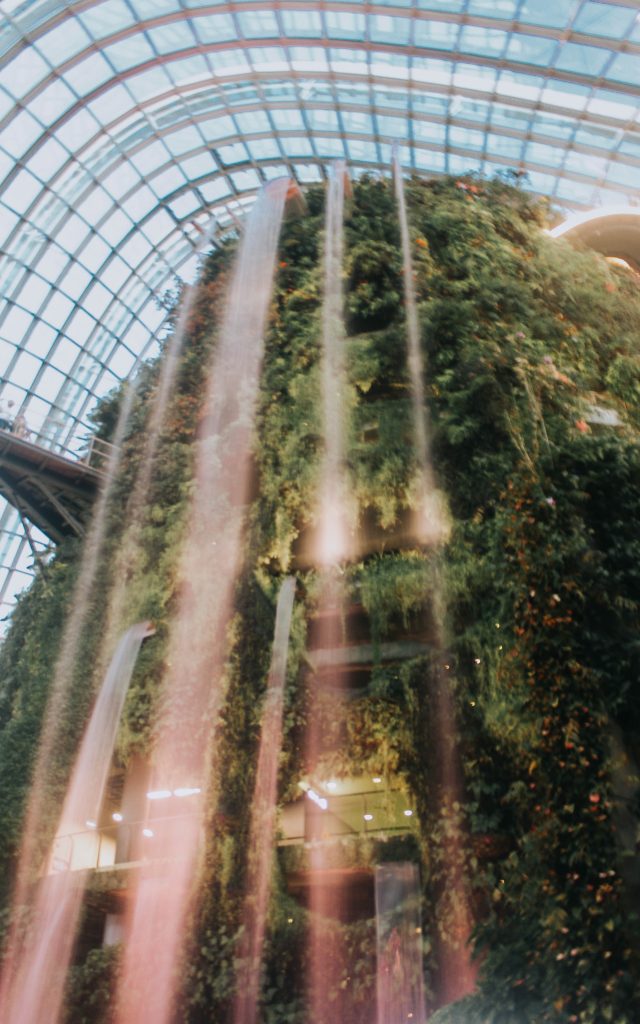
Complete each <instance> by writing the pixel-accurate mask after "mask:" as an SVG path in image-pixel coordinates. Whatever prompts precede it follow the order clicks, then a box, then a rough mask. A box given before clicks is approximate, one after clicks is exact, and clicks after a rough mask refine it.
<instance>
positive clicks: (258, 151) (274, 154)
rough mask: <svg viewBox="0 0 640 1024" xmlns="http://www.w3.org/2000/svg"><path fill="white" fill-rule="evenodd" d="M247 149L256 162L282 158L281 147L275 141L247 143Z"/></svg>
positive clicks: (261, 140) (265, 140)
mask: <svg viewBox="0 0 640 1024" xmlns="http://www.w3.org/2000/svg"><path fill="white" fill-rule="evenodd" d="M247 149H248V150H249V153H250V154H251V156H252V157H253V159H254V160H273V159H274V158H275V159H277V158H278V157H281V156H282V153H281V152H280V146H279V145H278V143H277V141H276V140H275V139H258V140H256V141H255V142H247Z"/></svg>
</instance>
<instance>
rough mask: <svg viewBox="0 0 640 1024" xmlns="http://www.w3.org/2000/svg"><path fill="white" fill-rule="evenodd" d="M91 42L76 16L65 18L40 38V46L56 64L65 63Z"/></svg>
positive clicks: (48, 58)
mask: <svg viewBox="0 0 640 1024" xmlns="http://www.w3.org/2000/svg"><path fill="white" fill-rule="evenodd" d="M90 44H91V37H90V36H89V35H88V34H87V32H85V30H84V28H83V27H82V25H81V24H80V22H79V21H78V20H77V19H76V18H65V19H64V21H63V23H62V24H61V25H58V27H57V28H54V29H52V30H51V32H47V33H46V34H45V35H43V36H41V37H40V38H39V39H38V48H39V49H40V50H41V51H42V53H43V54H45V56H46V58H47V60H49V61H51V63H52V64H54V65H57V64H63V63H64V62H65V61H66V60H68V59H69V57H72V56H73V55H74V54H76V53H80V51H81V50H84V49H86V48H87V47H88V46H89V45H90Z"/></svg>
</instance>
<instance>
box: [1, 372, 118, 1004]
mask: <svg viewBox="0 0 640 1024" xmlns="http://www.w3.org/2000/svg"><path fill="white" fill-rule="evenodd" d="M134 397H135V389H134V387H132V386H131V385H129V386H128V387H127V388H126V390H125V394H124V400H123V402H122V404H121V407H120V411H119V414H118V422H117V424H116V429H115V433H114V436H113V439H112V443H113V447H112V449H111V455H110V456H109V458H108V460H107V464H106V466H105V468H104V472H103V479H102V483H101V488H100V492H99V494H98V498H97V500H96V504H95V507H94V511H93V516H92V519H91V524H90V526H89V530H88V532H87V536H86V538H85V541H84V545H83V549H82V560H81V563H80V570H79V573H78V578H77V580H76V583H75V586H74V588H73V594H72V597H71V602H70V612H69V614H68V616H67V619H66V622H65V625H64V630H63V633H62V639H61V643H60V651H59V654H58V657H57V660H56V663H55V667H54V671H53V679H52V683H51V686H50V689H49V697H48V701H47V706H46V710H45V715H44V722H43V726H42V732H41V736H40V743H39V746H38V752H37V755H36V759H35V765H34V769H33V773H32V777H31V785H30V788H29V798H28V801H27V808H26V813H25V823H24V826H23V831H22V837H21V843H20V852H19V855H18V867H17V872H16V881H15V884H14V889H13V894H12V906H11V919H10V925H9V930H8V936H7V941H6V944H5V956H4V964H3V971H2V978H1V979H0V1020H5V1019H7V1020H8V1019H9V1018H8V1017H7V1015H6V1012H5V1006H6V1003H5V1000H6V998H7V994H8V992H9V990H10V989H11V988H12V987H13V982H14V973H15V971H16V969H17V966H18V964H17V957H18V955H19V951H20V947H21V942H22V937H21V925H20V922H21V919H22V913H23V910H24V907H25V906H26V905H27V904H28V901H29V892H30V887H31V885H32V883H33V881H34V880H35V878H36V877H37V874H38V870H39V868H40V866H41V865H40V859H41V849H40V825H41V822H42V820H43V818H45V817H46V815H45V813H44V811H45V801H46V799H47V792H48V781H49V775H50V771H51V761H52V758H53V756H54V754H55V752H56V750H57V745H58V741H59V738H60V725H61V722H62V720H63V717H64V710H65V707H66V703H67V700H68V697H69V691H70V688H71V685H72V681H73V676H74V670H75V668H76V664H77V660H78V656H79V652H80V642H81V639H82V635H83V630H84V627H85V625H86V622H87V616H88V613H89V609H90V608H91V598H92V594H93V590H94V586H95V582H96V577H97V573H98V568H99V565H100V560H101V557H102V554H103V551H104V543H105V539H106V531H107V511H108V509H109V505H110V502H111V499H112V496H113V488H114V484H115V481H116V479H117V476H118V472H119V469H120V464H121V452H122V442H123V440H124V438H125V435H126V432H127V427H128V424H129V417H130V414H131V409H132V406H133V400H134Z"/></svg>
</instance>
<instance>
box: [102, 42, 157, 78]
mask: <svg viewBox="0 0 640 1024" xmlns="http://www.w3.org/2000/svg"><path fill="white" fill-rule="evenodd" d="M104 54H105V56H106V57H108V58H109V60H110V61H111V63H112V64H113V66H114V68H115V69H116V71H126V70H127V69H128V68H133V67H136V66H137V65H138V64H144V63H145V62H146V61H148V60H152V59H153V57H154V52H153V50H152V48H151V46H150V45H149V43H148V42H147V41H146V39H145V38H144V36H142V35H140V33H137V34H136V35H135V36H131V37H129V38H128V39H121V40H120V42H118V43H112V44H111V46H107V47H106V48H105V50H104Z"/></svg>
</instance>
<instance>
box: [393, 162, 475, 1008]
mask: <svg viewBox="0 0 640 1024" xmlns="http://www.w3.org/2000/svg"><path fill="white" fill-rule="evenodd" d="M393 177H394V183H395V191H396V198H397V203H398V215H399V220H400V237H401V243H402V255H403V276H404V298H405V312H406V321H407V362H408V367H409V378H410V383H411V399H412V407H413V429H414V443H415V447H416V452H417V456H418V461H419V469H420V481H421V483H420V487H421V493H420V518H419V521H418V524H417V529H416V531H415V532H416V536H417V539H418V540H419V541H420V542H421V543H422V544H424V545H427V546H429V547H430V548H431V565H432V583H431V606H432V612H433V619H434V630H435V636H434V645H435V648H436V650H437V651H440V652H441V653H442V652H443V651H444V649H445V639H444V632H445V629H444V626H445V615H446V609H445V599H444V585H443V580H442V547H443V545H444V543H445V542H446V540H447V539H448V516H447V514H446V505H445V501H444V500H443V498H442V496H441V495H440V493H439V491H438V490H437V488H436V483H435V476H434V472H433V464H432V461H431V444H430V437H429V433H430V430H429V416H428V408H427V405H426V401H425V393H424V383H423V381H424V364H423V357H422V346H421V340H420V325H419V321H418V313H417V306H416V296H415V289H414V287H413V267H412V262H411V246H410V238H409V221H408V217H407V207H406V201H405V194H404V180H403V177H402V169H401V167H400V161H399V158H398V154H397V151H396V152H394V156H393ZM447 671H448V666H446V668H442V667H438V668H436V669H435V671H434V672H433V673H432V677H431V678H430V680H429V685H430V699H431V722H430V728H429V736H428V747H429V748H430V749H431V750H432V769H431V771H432V776H433V778H434V782H435V797H434V800H433V810H434V813H435V814H437V816H438V817H439V819H440V822H441V825H442V828H441V832H442V834H443V837H444V838H443V840H442V843H441V845H440V848H439V850H437V851H434V854H433V856H434V858H435V859H437V858H439V859H440V864H439V871H440V876H441V879H442V881H441V886H440V888H441V892H440V895H439V899H438V917H439V919H440V921H444V920H446V922H447V926H446V928H445V927H442V926H441V927H440V928H439V929H438V934H437V936H436V943H435V945H436V948H437V955H438V970H439V989H440V991H439V996H440V1001H441V1002H443V1003H449V1002H453V1001H454V1000H455V999H459V998H461V997H462V996H464V995H466V994H468V993H469V992H471V991H473V988H474V985H475V978H476V974H477V971H476V969H475V968H474V966H473V964H472V963H471V953H470V950H469V945H468V944H469V940H470V937H471V931H472V928H473V921H472V915H471V910H470V905H469V892H468V884H467V882H466V879H465V871H464V863H465V853H464V826H463V823H462V815H461V813H460V810H459V808H460V806H461V804H462V800H463V782H462V768H461V763H460V752H459V750H458V746H457V741H456V713H455V706H454V700H453V695H452V690H451V687H452V685H453V680H452V678H451V676H450V675H448V674H447ZM378 977H379V976H378ZM384 1020H385V1018H384V1016H383V1017H382V1018H381V1021H384Z"/></svg>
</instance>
